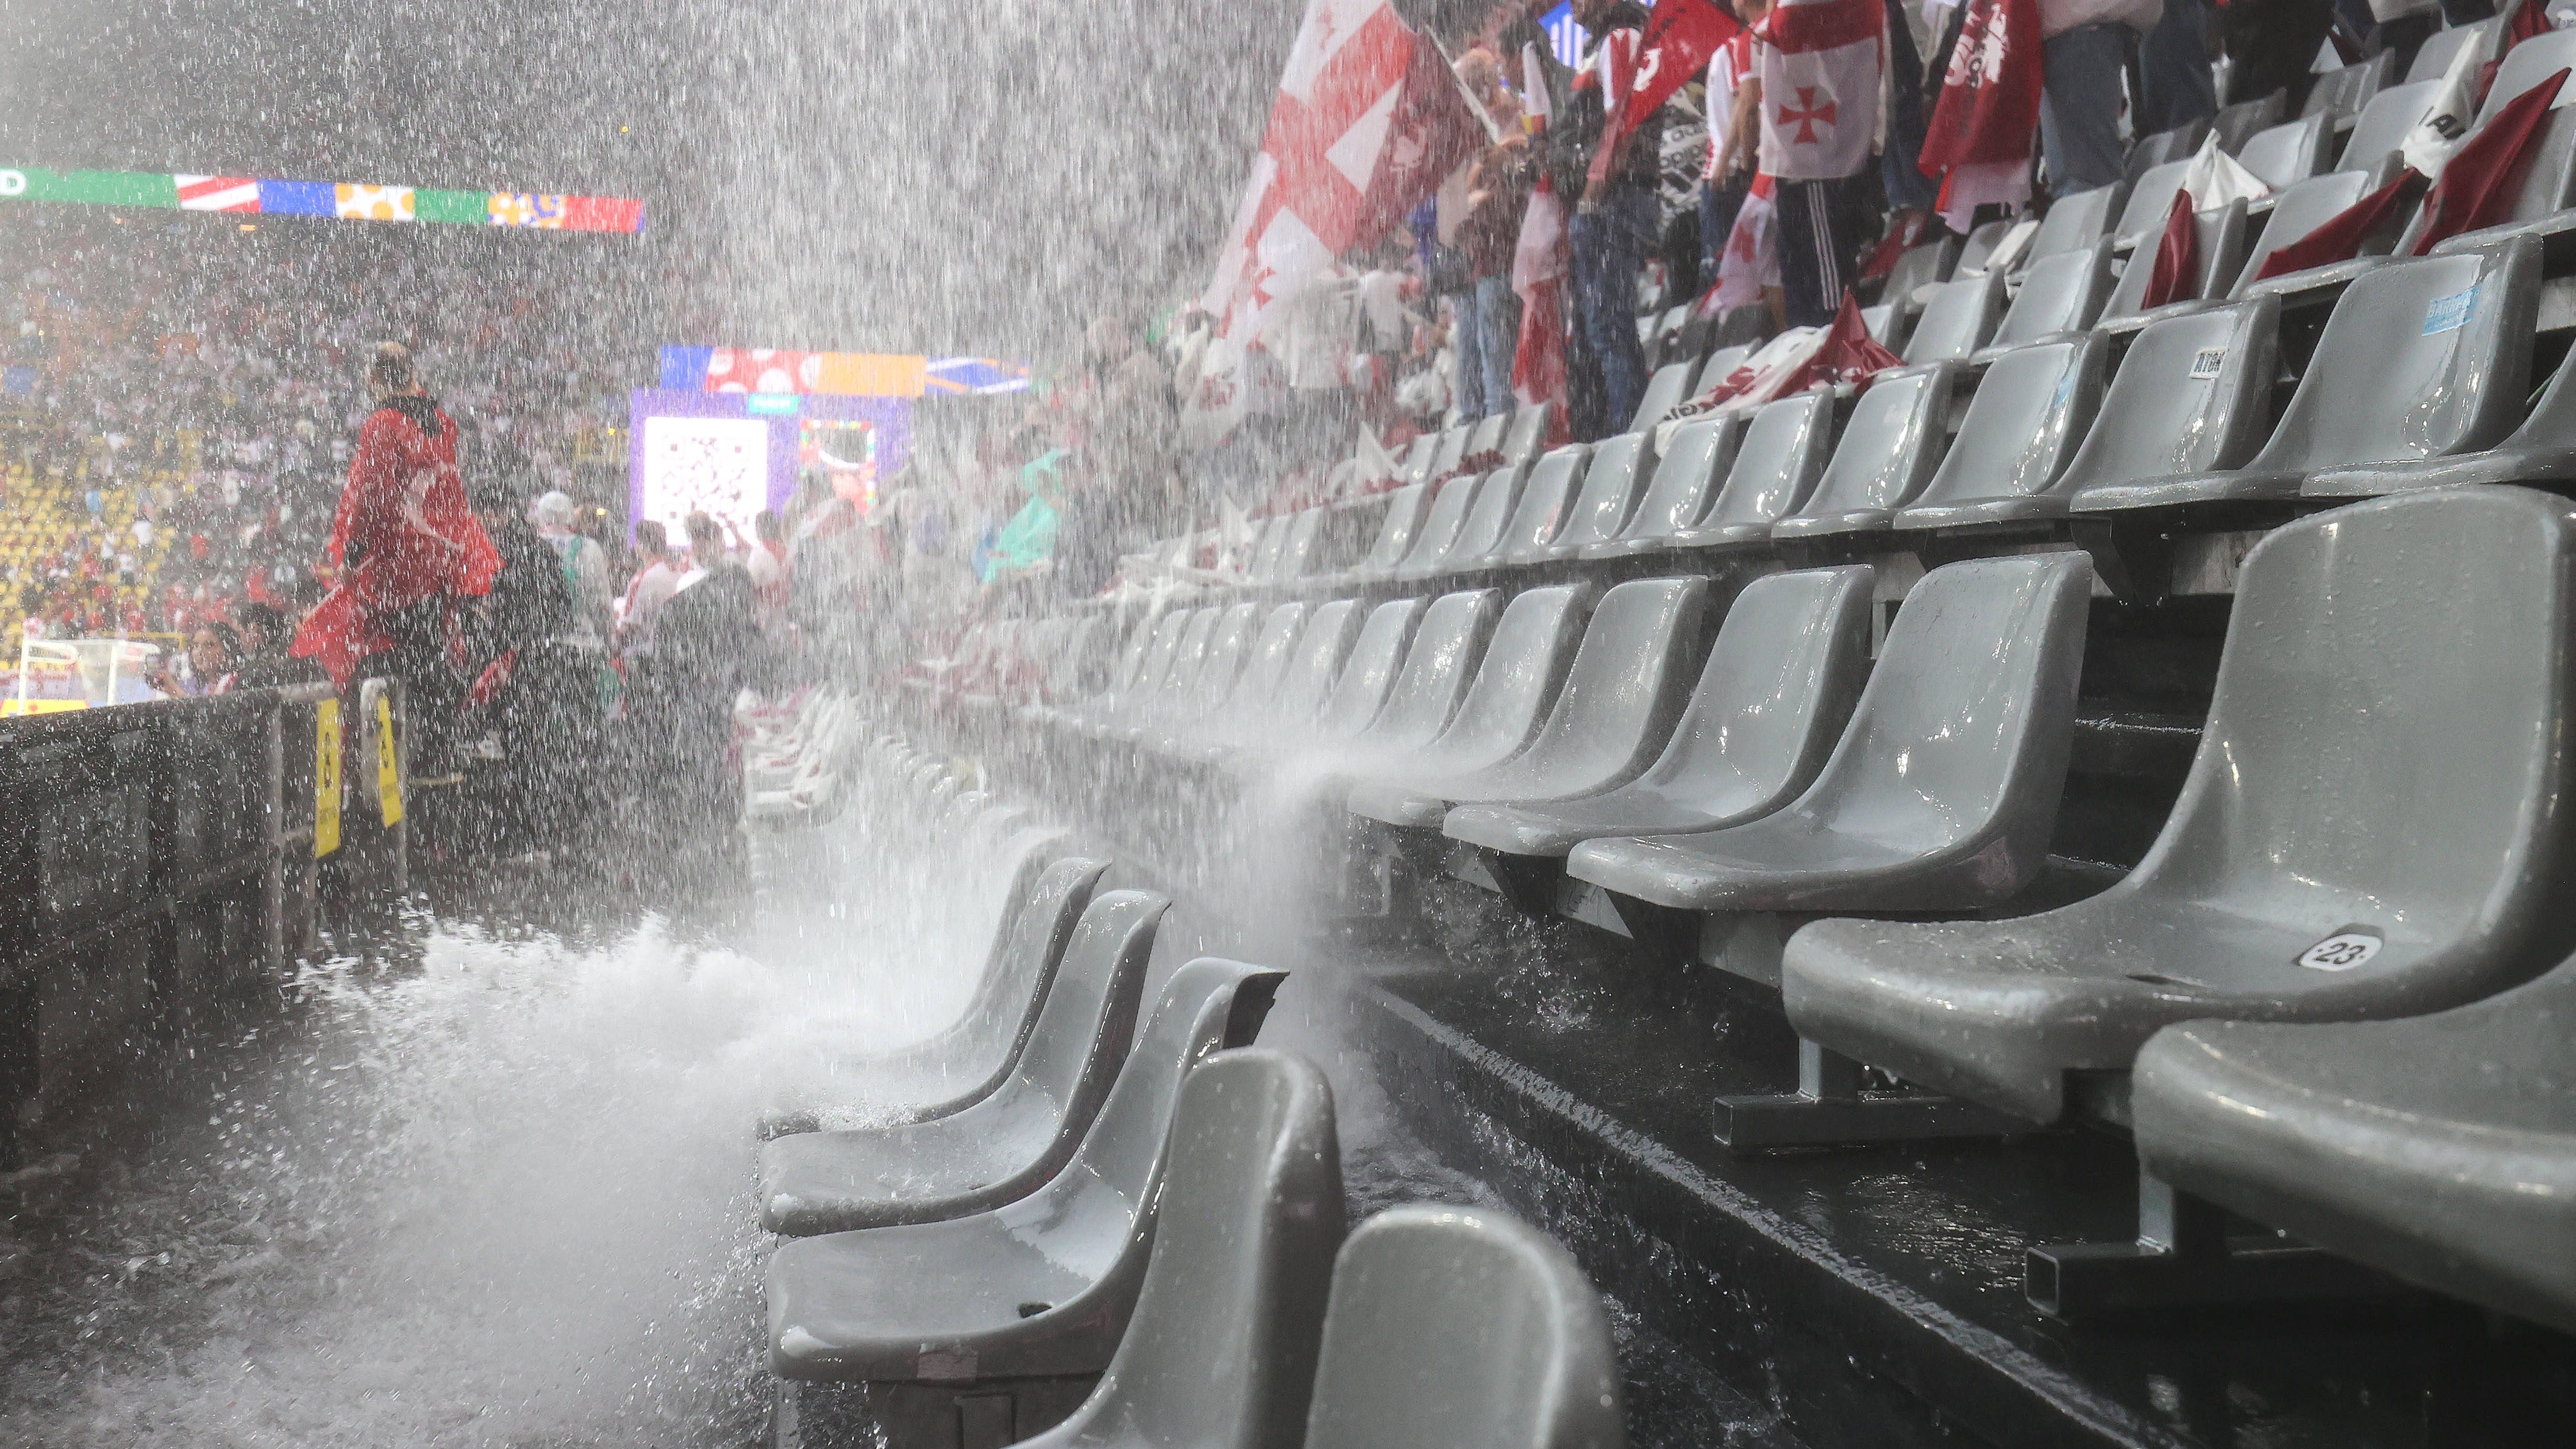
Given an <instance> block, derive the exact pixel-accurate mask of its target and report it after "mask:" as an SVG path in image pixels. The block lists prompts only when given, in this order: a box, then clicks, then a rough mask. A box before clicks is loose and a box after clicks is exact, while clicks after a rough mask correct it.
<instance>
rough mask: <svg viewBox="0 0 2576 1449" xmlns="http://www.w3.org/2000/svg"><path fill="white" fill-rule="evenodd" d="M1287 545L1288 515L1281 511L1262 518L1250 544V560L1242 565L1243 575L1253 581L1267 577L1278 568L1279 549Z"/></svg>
mask: <svg viewBox="0 0 2576 1449" xmlns="http://www.w3.org/2000/svg"><path fill="white" fill-rule="evenodd" d="M1287 546H1288V515H1287V514H1284V513H1282V514H1279V515H1276V516H1275V517H1272V518H1268V519H1264V520H1263V521H1262V524H1261V533H1260V536H1259V537H1258V538H1257V539H1256V540H1255V541H1254V543H1253V545H1252V558H1251V561H1250V562H1248V563H1246V564H1245V565H1244V568H1243V576H1244V577H1245V578H1246V579H1249V580H1251V581H1252V582H1254V583H1260V582H1263V581H1265V580H1267V579H1269V578H1270V577H1271V576H1272V575H1273V574H1275V573H1276V572H1277V571H1278V569H1279V553H1280V550H1282V549H1285V548H1286V547H1287Z"/></svg>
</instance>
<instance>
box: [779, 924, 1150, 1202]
mask: <svg viewBox="0 0 2576 1449" xmlns="http://www.w3.org/2000/svg"><path fill="white" fill-rule="evenodd" d="M1170 907H1171V902H1170V901H1168V900H1165V899H1164V898H1163V897H1161V896H1158V895H1153V894H1150V893H1148V892H1145V891H1109V892H1106V893H1105V894H1102V895H1099V896H1096V897H1094V898H1093V900H1092V902H1091V904H1090V906H1089V907H1088V908H1087V909H1085V910H1084V911H1083V913H1082V920H1081V923H1080V924H1079V925H1077V926H1075V927H1074V932H1073V939H1072V940H1071V941H1070V942H1068V943H1067V944H1066V946H1065V951H1064V961H1063V964H1062V965H1061V966H1059V967H1058V968H1057V969H1056V978H1055V982H1054V984H1053V985H1052V986H1051V987H1050V988H1049V990H1048V992H1047V996H1046V1004H1045V1005H1044V1006H1042V1007H1040V1008H1039V1011H1038V1020H1037V1023H1036V1025H1035V1026H1034V1028H1032V1030H1031V1032H1030V1036H1029V1043H1028V1047H1027V1049H1026V1050H1025V1051H1023V1052H1022V1053H1021V1054H1020V1060H1019V1063H1018V1065H1017V1066H1016V1067H1014V1068H1013V1070H1012V1072H1011V1076H1010V1079H1009V1080H1008V1081H1006V1082H1004V1083H1003V1084H1002V1086H1001V1087H1000V1088H999V1089H997V1090H996V1091H994V1092H993V1094H992V1095H990V1096H988V1097H986V1098H984V1099H983V1100H982V1101H980V1102H977V1103H975V1104H974V1105H973V1106H971V1107H968V1108H966V1109H965V1110H963V1111H960V1112H957V1113H954V1114H952V1115H950V1116H946V1117H940V1118H935V1119H932V1120H930V1121H927V1122H916V1123H910V1124H906V1125H900V1126H892V1127H884V1128H870V1129H865V1130H850V1131H841V1132H806V1133H800V1134H798V1135H796V1136H793V1137H781V1138H779V1139H777V1140H776V1141H774V1142H770V1143H768V1144H766V1145H765V1146H763V1147H762V1148H761V1152H760V1217H761V1224H762V1226H764V1227H766V1228H768V1229H769V1230H770V1231H771V1232H774V1233H788V1234H792V1235H795V1236H798V1237H804V1236H810V1235H812V1234H815V1233H835V1232H842V1231H846V1230H848V1229H852V1228H872V1227H881V1226H883V1225H885V1224H888V1223H919V1222H934V1221H937V1220H940V1219H943V1218H955V1217H963V1216H965V1215H966V1214H968V1213H972V1212H981V1211H983V1210H985V1209H987V1208H992V1207H998V1206H1000V1205H1001V1204H1003V1203H1006V1202H1010V1201H1013V1200H1015V1199H1017V1198H1020V1197H1024V1196H1026V1195H1027V1194H1028V1193H1029V1191H1030V1190H1031V1189H1033V1188H1035V1187H1036V1186H1037V1185H1038V1184H1039V1183H1042V1182H1044V1181H1046V1180H1047V1179H1048V1178H1049V1177H1052V1176H1053V1175H1054V1174H1055V1172H1056V1170H1057V1169H1058V1168H1060V1167H1062V1166H1063V1165H1064V1164H1065V1161H1066V1159H1067V1158H1069V1157H1071V1156H1072V1155H1073V1148H1074V1145H1075V1143H1077V1142H1079V1141H1080V1140H1081V1138H1082V1134H1083V1133H1084V1132H1085V1131H1086V1130H1088V1129H1089V1128H1090V1126H1091V1119H1092V1118H1093V1117H1094V1116H1095V1115H1097V1114H1098V1113H1099V1111H1100V1104H1101V1102H1102V1101H1103V1100H1104V1099H1105V1098H1106V1097H1107V1096H1108V1094H1109V1084H1110V1081H1111V1079H1112V1078H1114V1077H1115V1076H1116V1075H1117V1073H1118V1063H1119V1062H1120V1061H1122V1060H1123V1059H1124V1058H1125V1057H1126V1055H1127V1044H1128V1041H1129V1040H1130V1038H1131V1036H1132V1034H1133V1032H1134V1030H1135V1026H1136V1008H1137V1001H1138V998H1139V996H1140V995H1141V994H1142V991H1143V987H1144V970H1145V960H1146V958H1147V957H1148V956H1149V955H1151V954H1152V953H1153V948H1154V931H1155V928H1156V926H1157V925H1158V924H1159V923H1160V922H1161V921H1162V918H1163V913H1164V912H1165V911H1166V910H1168V909H1170Z"/></svg>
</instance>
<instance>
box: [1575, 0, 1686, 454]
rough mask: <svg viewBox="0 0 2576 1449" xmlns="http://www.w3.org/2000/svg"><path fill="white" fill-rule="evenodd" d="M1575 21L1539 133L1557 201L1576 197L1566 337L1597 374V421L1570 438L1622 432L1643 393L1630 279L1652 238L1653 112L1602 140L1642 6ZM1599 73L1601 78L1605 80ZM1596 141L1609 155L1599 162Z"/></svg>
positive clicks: (1584, 8)
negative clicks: (1567, 92) (1577, 44)
mask: <svg viewBox="0 0 2576 1449" xmlns="http://www.w3.org/2000/svg"><path fill="white" fill-rule="evenodd" d="M1574 20H1575V23H1576V24H1578V25H1580V26H1582V27H1583V29H1584V33H1585V34H1587V35H1589V36H1590V37H1591V40H1592V44H1591V46H1590V48H1589V49H1588V50H1587V51H1586V52H1585V54H1584V69H1583V71H1582V72H1581V73H1580V74H1579V75H1577V76H1576V77H1575V79H1574V94H1573V97H1572V102H1571V104H1570V105H1568V106H1567V107H1566V108H1565V114H1563V115H1561V116H1559V117H1558V118H1557V119H1556V121H1555V122H1554V123H1552V125H1551V127H1550V129H1549V131H1548V169H1549V171H1550V173H1551V182H1552V184H1553V185H1554V186H1555V188H1556V192H1557V194H1558V195H1559V196H1573V197H1579V198H1581V200H1580V201H1579V202H1578V203H1577V205H1576V206H1575V209H1574V223H1573V226H1572V227H1571V228H1570V231H1571V240H1572V243H1573V251H1574V322H1575V326H1574V331H1575V335H1576V336H1577V337H1578V338H1579V339H1581V341H1582V342H1583V343H1584V348H1585V350H1586V351H1587V352H1588V353H1589V354H1590V356H1591V359H1592V366H1593V367H1594V368H1595V369H1596V370H1597V372H1598V374H1599V377H1600V386H1601V392H1600V401H1599V404H1598V408H1599V414H1598V416H1595V417H1593V418H1590V419H1588V420H1586V421H1588V422H1589V423H1590V425H1591V426H1590V429H1589V431H1586V432H1581V433H1579V434H1578V436H1583V437H1598V436H1601V435H1603V434H1605V433H1609V432H1614V431H1616V430H1618V429H1620V428H1624V427H1626V426H1627V425H1628V419H1629V418H1630V417H1631V416H1633V415H1634V414H1635V412H1636V411H1637V401H1638V399H1639V398H1641V397H1643V396H1644V395H1645V389H1646V350H1645V347H1644V345H1643V344H1642V343H1640V342H1639V341H1638V339H1637V272H1638V269H1639V268H1641V267H1643V266H1644V265H1645V263H1646V254H1647V252H1648V251H1649V250H1651V249H1652V248H1653V246H1654V244H1655V240H1656V238H1657V236H1658V235H1659V233H1660V231H1661V227H1660V226H1659V224H1658V223H1659V222H1660V220H1661V217H1662V204H1661V202H1660V201H1658V199H1657V195H1656V182H1657V171H1658V169H1659V167H1660V165H1661V161H1662V152H1663V123H1662V116H1661V114H1660V113H1658V114H1657V115H1655V116H1653V117H1650V118H1648V120H1647V121H1646V122H1645V123H1644V124H1641V125H1640V126H1638V127H1637V128H1636V129H1635V130H1633V131H1629V132H1627V133H1626V134H1625V135H1624V136H1623V137H1612V136H1610V135H1609V125H1608V121H1609V100H1608V97H1607V95H1606V94H1605V92H1606V91H1607V90H1608V89H1609V88H1611V87H1615V88H1616V92H1617V95H1618V96H1620V97H1624V96H1625V95H1626V94H1627V89H1628V79H1629V77H1630V75H1631V74H1632V73H1633V71H1634V68H1635V64H1636V58H1637V51H1638V45H1639V42H1640V39H1641V37H1642V35H1643V32H1644V28H1645V24H1646V9H1645V7H1644V6H1642V5H1638V4H1636V3H1635V0H1574ZM1605 73H1606V76H1607V79H1606V81H1605ZM1605 144H1607V145H1610V146H1612V147H1613V148H1614V149H1613V150H1612V151H1611V153H1610V154H1609V155H1608V156H1606V157H1602V158H1600V160H1599V161H1598V163H1597V164H1596V161H1595V155H1596V153H1597V152H1599V151H1600V149H1601V148H1602V146H1604V145H1605Z"/></svg>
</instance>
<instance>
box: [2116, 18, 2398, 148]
mask: <svg viewBox="0 0 2576 1449" xmlns="http://www.w3.org/2000/svg"><path fill="white" fill-rule="evenodd" d="M2365 33H2366V32H2365ZM2139 69H2140V71H2141V72H2143V74H2142V75H2141V77H2140V82H2139V90H2140V91H2141V95H2140V96H2139V98H2138V118H2137V121H2136V123H2135V124H2136V127H2137V132H2138V134H2139V135H2141V136H2147V135H2153V134H2154V133H2156V132H2158V131H2170V130H2172V129H2173V128H2174V127H2176V126H2184V125H2189V124H2190V123H2192V122H2193V121H2198V120H2203V119H2205V118H2207V117H2210V116H2214V115H2217V114H2218V87H2217V86H2216V85H2214V84H2212V83H2211V81H2210V78H2209V4H2208V0H2165V18H2164V19H2162V20H2159V21H2157V22H2156V28H2155V29H2153V30H2150V31H2148V32H2147V39H2146V47H2145V51H2144V54H2143V55H2142V56H2141V58H2140V60H2139Z"/></svg>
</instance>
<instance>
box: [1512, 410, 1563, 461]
mask: <svg viewBox="0 0 2576 1449" xmlns="http://www.w3.org/2000/svg"><path fill="white" fill-rule="evenodd" d="M1554 420H1555V404H1553V403H1526V404H1523V405H1522V407H1521V408H1520V410H1519V411H1517V412H1515V413H1513V414H1512V425H1511V426H1510V427H1509V428H1508V429H1506V430H1504V433H1503V457H1504V458H1505V460H1507V461H1509V462H1513V463H1519V462H1524V461H1526V460H1528V459H1531V458H1535V457H1537V456H1538V455H1539V450H1540V449H1542V448H1545V447H1546V446H1547V430H1548V425H1549V424H1550V423H1551V422H1553V421H1554Z"/></svg>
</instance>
